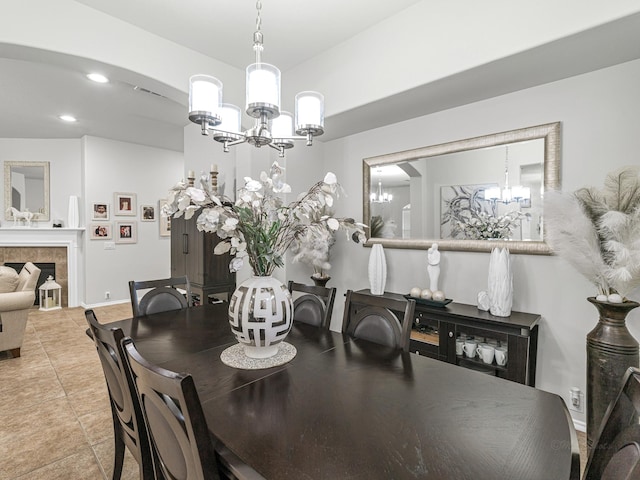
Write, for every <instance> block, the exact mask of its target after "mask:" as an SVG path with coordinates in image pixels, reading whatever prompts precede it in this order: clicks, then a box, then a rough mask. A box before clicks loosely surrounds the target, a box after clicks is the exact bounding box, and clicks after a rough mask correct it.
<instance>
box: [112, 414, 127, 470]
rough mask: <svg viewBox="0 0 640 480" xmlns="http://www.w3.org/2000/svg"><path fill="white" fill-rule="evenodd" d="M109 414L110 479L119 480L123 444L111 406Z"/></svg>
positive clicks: (123, 449) (118, 424)
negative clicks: (112, 439) (111, 427)
mask: <svg viewBox="0 0 640 480" xmlns="http://www.w3.org/2000/svg"><path fill="white" fill-rule="evenodd" d="M111 414H112V415H113V438H114V442H113V475H112V476H111V478H112V479H113V480H120V477H121V476H122V465H123V463H124V451H125V448H126V447H125V444H124V440H123V438H122V431H121V430H120V429H121V428H122V427H120V423H119V421H118V418H117V416H116V415H117V414H116V412H114V411H113V406H111Z"/></svg>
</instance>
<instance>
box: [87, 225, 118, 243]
mask: <svg viewBox="0 0 640 480" xmlns="http://www.w3.org/2000/svg"><path fill="white" fill-rule="evenodd" d="M112 229H113V227H112V225H111V224H110V223H102V222H101V223H92V224H91V225H90V227H89V234H90V235H91V237H90V238H91V240H111V239H112V238H113V231H112Z"/></svg>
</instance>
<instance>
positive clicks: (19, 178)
mask: <svg viewBox="0 0 640 480" xmlns="http://www.w3.org/2000/svg"><path fill="white" fill-rule="evenodd" d="M4 204H5V218H6V219H7V220H11V219H12V218H13V217H12V215H11V207H13V208H15V209H16V210H18V211H19V212H24V211H27V210H28V211H29V212H31V213H35V214H36V215H34V217H33V220H32V221H36V222H47V221H49V162H4Z"/></svg>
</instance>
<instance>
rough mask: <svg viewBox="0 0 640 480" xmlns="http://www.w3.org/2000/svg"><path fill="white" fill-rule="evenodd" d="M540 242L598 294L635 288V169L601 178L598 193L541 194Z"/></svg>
mask: <svg viewBox="0 0 640 480" xmlns="http://www.w3.org/2000/svg"><path fill="white" fill-rule="evenodd" d="M544 212H545V225H546V239H547V241H548V242H549V244H550V245H551V247H552V248H553V250H554V251H555V252H556V253H557V254H558V255H560V256H561V257H563V258H564V259H566V260H567V261H568V262H569V263H571V265H573V266H574V267H575V268H576V269H577V270H578V271H579V272H580V273H581V274H583V275H584V276H585V277H586V278H587V279H589V280H590V281H591V282H592V283H593V284H594V285H595V286H596V287H597V288H598V293H600V294H604V295H610V294H614V293H619V294H620V295H622V297H623V298H624V297H626V296H627V295H629V294H631V293H632V292H633V291H634V290H635V289H637V288H638V287H640V167H636V166H631V167H624V168H622V169H620V170H617V171H615V172H611V173H609V174H608V175H607V177H606V179H605V182H604V188H603V189H601V190H599V189H597V188H594V187H588V188H581V189H579V190H577V191H576V192H574V193H570V194H569V193H561V192H554V191H552V192H547V193H546V194H545V207H544Z"/></svg>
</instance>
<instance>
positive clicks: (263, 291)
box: [229, 276, 293, 358]
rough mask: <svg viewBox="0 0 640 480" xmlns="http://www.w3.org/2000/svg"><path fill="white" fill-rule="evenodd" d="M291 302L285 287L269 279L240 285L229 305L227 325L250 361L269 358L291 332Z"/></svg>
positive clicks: (268, 277) (249, 281) (252, 278)
mask: <svg viewBox="0 0 640 480" xmlns="http://www.w3.org/2000/svg"><path fill="white" fill-rule="evenodd" d="M292 321H293V301H292V299H291V293H289V290H288V289H287V287H286V286H285V285H284V284H283V283H282V282H281V281H280V280H278V279H277V278H274V277H272V276H264V277H259V276H253V277H251V278H249V279H247V280H245V281H244V282H242V283H241V284H240V285H239V286H238V288H236V290H235V292H233V295H232V296H231V300H230V302H229V324H230V325H231V331H232V332H233V334H234V335H235V336H236V339H237V340H238V342H239V343H241V344H242V345H243V347H244V353H245V354H246V355H247V357H250V358H269V357H272V356H274V355H275V354H276V353H278V344H279V343H280V342H282V341H283V340H284V339H285V338H286V336H287V335H288V334H289V331H290V330H291V325H292Z"/></svg>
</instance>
